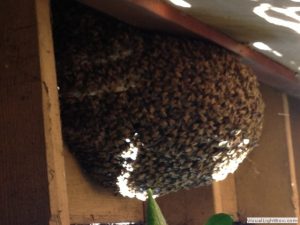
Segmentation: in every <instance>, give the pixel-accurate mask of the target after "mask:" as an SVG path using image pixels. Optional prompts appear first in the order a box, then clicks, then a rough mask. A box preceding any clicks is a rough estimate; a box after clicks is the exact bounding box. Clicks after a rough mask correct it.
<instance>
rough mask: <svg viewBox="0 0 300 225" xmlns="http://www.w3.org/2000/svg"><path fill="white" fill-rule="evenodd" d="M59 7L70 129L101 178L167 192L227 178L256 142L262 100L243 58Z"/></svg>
mask: <svg viewBox="0 0 300 225" xmlns="http://www.w3.org/2000/svg"><path fill="white" fill-rule="evenodd" d="M54 7H56V8H55V10H54V12H55V15H54V34H55V45H56V59H57V70H58V79H59V88H60V100H61V111H62V123H63V134H64V138H65V141H66V143H67V144H68V145H69V147H70V150H71V151H72V152H73V154H74V155H75V156H76V157H77V159H78V161H79V162H80V164H81V166H82V168H83V169H84V170H85V171H86V173H87V174H88V175H89V176H90V177H91V178H92V179H93V180H94V181H96V182H97V183H99V184H101V185H103V186H106V187H110V188H113V189H115V190H117V191H120V193H121V194H123V195H125V196H129V197H137V198H140V199H143V198H144V192H145V190H146V189H147V188H152V189H153V190H154V192H155V193H156V194H157V195H163V194H166V193H169V192H173V191H177V190H180V189H183V188H184V189H188V188H193V187H197V186H201V185H208V184H210V183H211V182H212V180H221V179H224V178H225V177H226V175H227V174H228V173H229V172H234V170H235V169H236V168H237V166H238V164H239V163H240V162H242V161H243V159H244V158H245V157H246V155H247V154H248V153H249V152H250V151H251V150H252V149H253V148H254V147H255V145H256V144H257V142H258V139H259V137H260V133H261V128H262V118H263V109H264V104H263V101H262V99H261V95H260V92H259V89H258V83H257V81H256V77H255V75H254V74H253V73H252V72H251V70H250V69H249V68H248V67H246V66H245V65H243V64H242V63H241V62H240V61H239V58H238V57H237V56H236V55H234V54H233V53H231V52H229V51H227V50H225V49H223V48H221V47H219V46H217V45H215V44H212V43H210V42H208V41H206V40H199V39H197V40H196V39H191V38H183V37H174V36H171V35H167V34H161V33H157V32H149V31H142V30H139V29H137V28H134V27H131V26H129V25H127V24H124V23H122V22H119V21H116V20H114V19H112V18H110V17H108V16H105V15H103V14H101V13H99V12H96V11H93V10H91V9H89V8H86V7H84V6H81V5H80V4H78V3H67V4H66V5H55V4H54ZM64 7H67V8H68V10H63V9H64ZM57 21H59V23H58V22H57Z"/></svg>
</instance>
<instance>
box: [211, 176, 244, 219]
mask: <svg viewBox="0 0 300 225" xmlns="http://www.w3.org/2000/svg"><path fill="white" fill-rule="evenodd" d="M212 189H213V194H214V195H213V198H214V207H215V213H227V214H229V215H232V217H233V218H234V219H235V220H238V216H237V212H238V209H237V199H236V187H235V177H234V174H229V175H228V176H227V178H226V179H225V180H222V181H218V182H214V183H213V185H212Z"/></svg>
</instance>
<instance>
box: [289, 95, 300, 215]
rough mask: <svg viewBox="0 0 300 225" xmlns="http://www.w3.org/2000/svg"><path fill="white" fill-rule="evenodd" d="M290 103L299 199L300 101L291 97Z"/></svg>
mask: <svg viewBox="0 0 300 225" xmlns="http://www.w3.org/2000/svg"><path fill="white" fill-rule="evenodd" d="M288 101H289V110H290V120H291V130H292V141H293V148H294V158H295V162H296V163H295V170H296V182H295V185H297V189H298V198H299V193H300V138H299V135H300V100H299V99H296V98H292V97H289V98H288ZM299 204H300V202H299V199H298V207H300V205H299ZM298 209H299V208H298ZM299 213H300V212H299Z"/></svg>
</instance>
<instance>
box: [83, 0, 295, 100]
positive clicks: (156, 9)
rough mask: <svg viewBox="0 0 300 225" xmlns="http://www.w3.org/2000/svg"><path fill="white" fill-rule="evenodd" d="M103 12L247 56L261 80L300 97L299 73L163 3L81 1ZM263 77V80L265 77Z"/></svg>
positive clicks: (147, 0)
mask: <svg viewBox="0 0 300 225" xmlns="http://www.w3.org/2000/svg"><path fill="white" fill-rule="evenodd" d="M80 1H81V2H83V3H85V4H87V5H89V6H91V7H94V8H96V9H98V10H100V11H102V12H105V13H107V14H110V15H112V16H114V17H116V18H118V19H121V20H123V21H126V22H128V23H130V24H133V25H135V26H140V27H143V28H148V29H149V28H150V29H154V30H164V31H168V32H172V33H179V34H183V33H185V34H188V35H190V34H191V33H193V34H194V35H196V36H200V37H204V38H206V39H208V40H211V41H213V42H215V43H217V44H219V45H221V46H223V47H225V48H227V49H229V50H230V51H232V52H235V53H237V54H238V55H241V56H242V57H244V59H245V62H246V63H248V64H249V65H250V66H252V67H253V68H254V69H255V70H257V71H259V73H258V79H260V80H261V81H262V82H264V83H265V84H268V85H271V86H274V87H275V88H279V89H280V90H283V91H285V92H287V93H289V94H291V95H293V96H297V97H300V84H299V83H298V80H297V78H296V76H295V72H294V71H292V70H290V69H288V68H287V67H285V66H283V65H281V64H279V63H277V62H275V61H274V60H272V59H270V58H268V57H267V56H265V55H263V54H261V53H259V52H256V51H255V50H253V49H251V48H250V47H249V46H247V45H246V44H241V43H239V42H237V41H235V40H233V39H232V38H230V37H229V36H227V35H225V34H223V33H221V32H218V31H217V30H215V29H214V28H212V27H210V26H208V25H206V24H204V23H202V22H201V21H199V20H197V19H195V18H194V17H192V16H189V15H187V14H185V13H184V12H182V11H180V10H178V9H176V8H174V7H172V6H171V5H169V4H167V3H166V2H163V1H149V0H122V1H119V0H111V1H109V2H107V1H105V2H104V1H99V0H80ZM261 76H262V77H261Z"/></svg>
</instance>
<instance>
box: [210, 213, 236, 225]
mask: <svg viewBox="0 0 300 225" xmlns="http://www.w3.org/2000/svg"><path fill="white" fill-rule="evenodd" d="M232 224H233V219H232V218H231V216H230V215H227V214H225V213H218V214H215V215H213V216H211V217H210V218H209V219H208V221H207V222H206V223H205V225H232Z"/></svg>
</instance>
